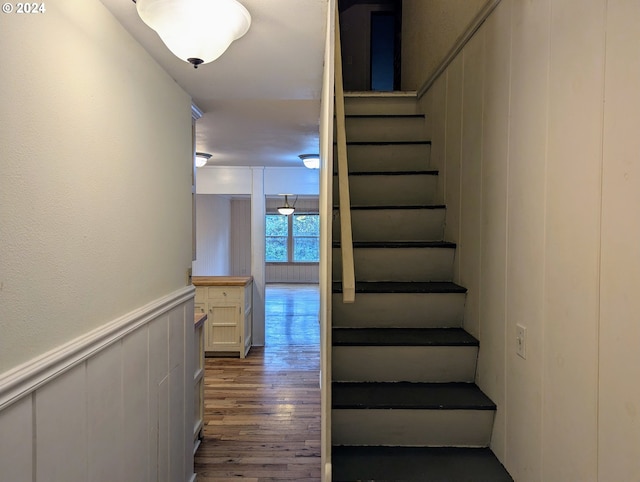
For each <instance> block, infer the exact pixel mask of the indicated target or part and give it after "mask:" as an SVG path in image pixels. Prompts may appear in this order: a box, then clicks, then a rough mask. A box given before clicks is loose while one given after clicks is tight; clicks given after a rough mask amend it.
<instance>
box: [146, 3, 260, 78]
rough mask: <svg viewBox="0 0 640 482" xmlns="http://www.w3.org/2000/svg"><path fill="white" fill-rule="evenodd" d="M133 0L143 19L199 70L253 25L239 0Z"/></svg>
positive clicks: (176, 52)
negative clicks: (200, 66)
mask: <svg viewBox="0 0 640 482" xmlns="http://www.w3.org/2000/svg"><path fill="white" fill-rule="evenodd" d="M134 1H135V2H136V10H137V11H138V15H139V16H140V18H141V19H142V21H143V22H144V23H146V24H147V25H148V26H149V27H151V28H152V29H153V30H155V31H156V33H157V34H158V36H159V37H160V38H161V39H162V41H163V42H164V44H165V45H166V46H167V47H168V48H169V50H171V52H172V53H173V54H174V55H175V56H176V57H178V58H180V59H182V60H184V61H185V62H189V63H190V64H192V65H193V66H194V68H196V69H197V68H198V66H199V65H201V64H206V63H208V62H212V61H214V60H215V59H217V58H218V57H220V56H221V55H222V54H223V53H224V52H225V50H227V48H228V47H229V45H231V42H233V41H234V40H237V39H239V38H240V37H242V36H243V35H244V34H245V33H247V31H248V30H249V26H250V25H251V15H250V14H249V11H248V10H247V9H246V8H245V7H244V6H243V5H242V4H240V3H239V2H237V1H236V0H215V1H213V0H134Z"/></svg>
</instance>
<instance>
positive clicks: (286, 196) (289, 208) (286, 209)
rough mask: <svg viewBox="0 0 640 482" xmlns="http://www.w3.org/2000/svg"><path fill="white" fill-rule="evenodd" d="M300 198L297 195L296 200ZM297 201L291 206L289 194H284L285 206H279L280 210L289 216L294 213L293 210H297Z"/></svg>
mask: <svg viewBox="0 0 640 482" xmlns="http://www.w3.org/2000/svg"><path fill="white" fill-rule="evenodd" d="M297 199H298V198H297V197H296V200H297ZM295 204H296V203H295V201H294V202H293V206H291V205H290V204H289V194H284V206H280V207H279V208H278V212H279V213H280V214H282V215H284V216H289V215H291V214H293V212H294V211H295V210H296V208H295Z"/></svg>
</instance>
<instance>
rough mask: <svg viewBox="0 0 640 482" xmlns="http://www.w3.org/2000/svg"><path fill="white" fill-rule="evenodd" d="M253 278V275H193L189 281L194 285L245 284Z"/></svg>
mask: <svg viewBox="0 0 640 482" xmlns="http://www.w3.org/2000/svg"><path fill="white" fill-rule="evenodd" d="M252 280H253V276H194V277H193V278H191V282H192V283H193V285H194V286H246V285H248V284H249V283H251V281H252Z"/></svg>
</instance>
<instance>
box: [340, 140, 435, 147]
mask: <svg viewBox="0 0 640 482" xmlns="http://www.w3.org/2000/svg"><path fill="white" fill-rule="evenodd" d="M334 144H336V143H335V142H334ZM420 144H422V145H431V141H427V140H423V141H347V146H398V145H420Z"/></svg>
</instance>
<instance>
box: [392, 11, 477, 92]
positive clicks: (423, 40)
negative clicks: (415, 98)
mask: <svg viewBox="0 0 640 482" xmlns="http://www.w3.org/2000/svg"><path fill="white" fill-rule="evenodd" d="M486 3H487V0H403V2H402V89H403V90H418V89H420V87H421V86H422V83H423V82H425V81H426V80H427V79H428V78H429V77H430V76H431V74H432V73H433V72H434V71H435V69H436V68H437V67H438V65H439V64H440V62H441V61H442V59H444V57H445V55H447V53H448V52H449V50H450V49H451V47H452V46H453V43H454V42H455V41H456V39H457V38H458V37H459V36H460V35H461V34H462V33H463V32H464V30H465V29H466V27H467V25H469V23H470V22H471V21H472V20H473V18H474V17H475V16H476V14H477V13H478V12H479V11H480V10H481V9H482V7H483V6H484V5H485V4H486Z"/></svg>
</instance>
